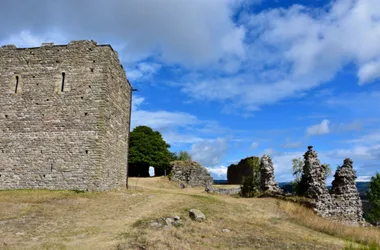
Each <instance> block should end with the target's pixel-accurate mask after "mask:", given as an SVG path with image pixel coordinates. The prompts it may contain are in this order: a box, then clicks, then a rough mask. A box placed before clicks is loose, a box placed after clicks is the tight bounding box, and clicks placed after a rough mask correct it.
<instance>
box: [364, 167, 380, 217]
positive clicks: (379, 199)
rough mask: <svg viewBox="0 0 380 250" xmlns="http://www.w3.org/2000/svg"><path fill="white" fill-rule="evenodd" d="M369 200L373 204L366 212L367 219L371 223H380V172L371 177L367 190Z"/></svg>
mask: <svg viewBox="0 0 380 250" xmlns="http://www.w3.org/2000/svg"><path fill="white" fill-rule="evenodd" d="M367 197H368V201H369V203H370V204H371V210H370V211H369V212H368V213H366V214H365V218H366V220H368V221H369V222H371V223H374V224H377V223H380V174H379V173H376V175H375V176H373V177H372V178H371V181H370V183H369V188H368V191H367Z"/></svg>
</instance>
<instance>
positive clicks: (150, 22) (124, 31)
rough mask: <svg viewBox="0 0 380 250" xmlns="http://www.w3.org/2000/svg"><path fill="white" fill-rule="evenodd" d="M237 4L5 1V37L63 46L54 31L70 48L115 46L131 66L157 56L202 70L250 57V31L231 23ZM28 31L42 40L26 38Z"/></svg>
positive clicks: (221, 0) (218, 0)
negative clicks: (88, 42)
mask: <svg viewBox="0 0 380 250" xmlns="http://www.w3.org/2000/svg"><path fill="white" fill-rule="evenodd" d="M231 2H232V1H231V0H208V1H203V0H192V1H172V0H162V1H155V0H147V1H140V0H129V1H118V0H109V1H95V2H94V1H93V0H82V1H76V0H56V1H50V0H30V1H28V2H24V1H22V0H4V1H3V2H2V5H3V7H2V8H1V9H0V23H2V25H0V37H2V38H4V39H5V40H7V41H8V42H13V43H15V44H17V45H19V46H36V45H40V42H41V41H46V39H48V38H53V39H52V40H53V41H54V42H61V41H57V39H54V37H51V36H48V34H50V33H52V32H53V33H55V34H60V35H59V36H60V37H65V39H64V42H65V43H66V42H67V41H68V40H72V39H74V40H78V39H94V40H97V41H99V42H111V43H112V44H116V45H118V47H119V48H120V49H119V52H121V56H122V58H124V59H125V60H127V61H128V62H139V61H141V60H143V59H145V58H148V57H152V56H153V57H159V58H160V60H162V61H164V62H168V63H180V64H182V65H184V66H186V67H200V66H205V65H208V64H209V63H215V62H218V61H219V60H220V59H222V58H235V57H236V58H239V57H242V56H244V54H245V51H244V49H245V48H244V44H243V39H244V34H245V30H244V29H243V28H242V27H238V26H237V25H235V24H234V23H233V21H232V20H231V18H230V17H231V14H232V12H231V11H232V9H231V8H230V4H231ZM210 11H212V15H210ZM10 23H11V24H12V25H11V26H10V25H9V24H10ZM25 31H30V33H31V34H33V35H34V36H35V37H39V39H28V40H25V39H23V37H24V33H25ZM23 32H24V33H23ZM37 43H38V44H37Z"/></svg>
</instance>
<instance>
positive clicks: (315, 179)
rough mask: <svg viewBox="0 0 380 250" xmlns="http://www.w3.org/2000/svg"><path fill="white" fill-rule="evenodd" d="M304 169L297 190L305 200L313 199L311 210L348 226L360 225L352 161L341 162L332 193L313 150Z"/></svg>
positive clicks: (306, 154)
mask: <svg viewBox="0 0 380 250" xmlns="http://www.w3.org/2000/svg"><path fill="white" fill-rule="evenodd" d="M304 159H305V165H304V167H303V176H302V178H301V183H300V188H301V190H303V191H304V196H305V197H308V198H311V199H312V206H313V209H314V211H315V212H317V213H318V214H319V215H321V216H323V217H327V218H331V219H333V220H337V221H341V222H344V223H348V224H361V223H363V222H364V220H363V208H362V202H361V200H360V196H359V192H358V190H357V188H356V185H355V180H356V173H355V171H354V169H353V166H352V160H351V159H349V158H347V159H345V160H344V164H343V166H341V167H339V168H338V169H337V171H336V173H335V175H334V181H333V183H332V188H331V191H329V190H328V189H327V187H326V183H325V182H326V166H324V165H323V164H321V163H320V161H319V159H318V155H317V153H316V152H315V151H314V150H313V147H312V146H309V147H308V151H307V152H306V153H305V154H304Z"/></svg>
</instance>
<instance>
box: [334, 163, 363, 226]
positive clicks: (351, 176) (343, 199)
mask: <svg viewBox="0 0 380 250" xmlns="http://www.w3.org/2000/svg"><path fill="white" fill-rule="evenodd" d="M352 164H353V162H352V160H351V159H349V158H346V159H345V160H344V162H343V165H342V166H341V167H339V168H338V169H337V170H336V172H335V175H334V181H333V182H332V188H331V196H332V198H333V200H334V202H335V212H334V216H336V217H338V218H341V220H343V221H358V222H363V221H364V219H363V205H362V202H361V199H360V196H359V192H358V190H357V188H356V185H355V180H356V173H355V170H354V169H353V166H352Z"/></svg>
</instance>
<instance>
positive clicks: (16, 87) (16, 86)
mask: <svg viewBox="0 0 380 250" xmlns="http://www.w3.org/2000/svg"><path fill="white" fill-rule="evenodd" d="M18 80H19V77H18V76H16V85H15V94H17V89H18Z"/></svg>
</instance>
